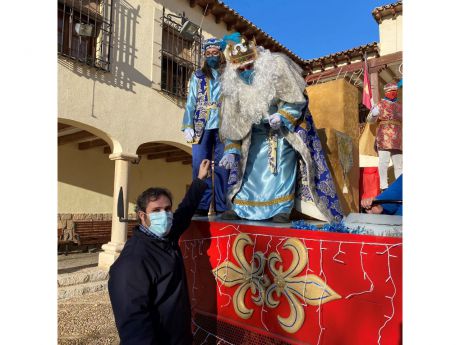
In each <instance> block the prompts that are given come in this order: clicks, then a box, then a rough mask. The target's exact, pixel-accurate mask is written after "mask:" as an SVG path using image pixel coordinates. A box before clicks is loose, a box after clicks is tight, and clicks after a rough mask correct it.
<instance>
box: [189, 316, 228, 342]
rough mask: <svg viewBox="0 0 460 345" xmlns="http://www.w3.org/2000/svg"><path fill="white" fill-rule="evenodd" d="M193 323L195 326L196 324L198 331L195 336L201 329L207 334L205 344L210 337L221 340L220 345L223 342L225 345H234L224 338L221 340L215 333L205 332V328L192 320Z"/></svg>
mask: <svg viewBox="0 0 460 345" xmlns="http://www.w3.org/2000/svg"><path fill="white" fill-rule="evenodd" d="M192 322H193V324H194V325H195V327H196V331H195V333H193V336H195V334H196V333H197V332H198V330H200V329H201V330H202V331H203V332H205V333H206V339H205V340H204V342H206V340H207V339H208V337H209V336H212V337H214V338H216V339H218V340H219V343H220V342H221V341H222V342H224V343H225V344H229V345H234V344H233V343H231V342H229V341H227V340H225V339H223V338H221V337H219V336H217V335H215V334H214V333H211V332H208V331H207V330H205V329H204V328H203V327H201V326H200V325H198V324H197V323H196V322H195V320H193V319H192ZM204 342H203V343H201V344H204ZM219 343H218V344H219Z"/></svg>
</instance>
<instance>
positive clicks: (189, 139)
mask: <svg viewBox="0 0 460 345" xmlns="http://www.w3.org/2000/svg"><path fill="white" fill-rule="evenodd" d="M194 135H195V131H194V130H193V129H192V128H188V127H187V128H186V129H184V137H185V141H186V142H188V143H191V142H192V141H193V136H194Z"/></svg>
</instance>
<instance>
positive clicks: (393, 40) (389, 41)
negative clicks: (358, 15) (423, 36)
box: [379, 14, 403, 56]
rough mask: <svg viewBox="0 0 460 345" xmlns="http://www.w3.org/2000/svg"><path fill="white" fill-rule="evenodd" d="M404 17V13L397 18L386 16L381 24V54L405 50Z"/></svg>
mask: <svg viewBox="0 0 460 345" xmlns="http://www.w3.org/2000/svg"><path fill="white" fill-rule="evenodd" d="M402 19H403V16H402V14H398V15H397V16H396V17H395V18H393V17H391V16H386V17H384V18H383V20H382V22H381V23H380V24H379V36H380V43H379V45H380V56H383V55H387V54H392V53H396V52H399V51H402V50H403V46H402V44H403V41H402Z"/></svg>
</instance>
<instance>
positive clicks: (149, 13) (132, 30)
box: [58, 0, 227, 154]
mask: <svg viewBox="0 0 460 345" xmlns="http://www.w3.org/2000/svg"><path fill="white" fill-rule="evenodd" d="M114 3H115V6H114V15H113V18H114V20H113V35H114V41H113V44H114V51H113V55H112V61H111V63H112V67H111V71H110V72H102V71H96V70H95V69H94V68H89V67H86V66H84V65H82V64H80V63H74V62H73V61H71V60H69V59H65V58H62V57H59V58H58V60H59V61H58V62H59V63H58V117H59V118H60V121H62V122H64V123H66V121H67V123H72V122H69V120H72V121H76V123H81V124H84V125H87V126H89V127H88V128H85V129H87V130H90V131H91V128H96V129H98V130H100V131H102V132H104V133H106V135H107V137H105V138H104V139H106V138H109V139H110V140H109V144H110V145H111V146H112V147H113V152H124V153H131V154H134V153H135V152H136V150H137V148H138V147H139V146H140V145H141V144H143V143H146V142H151V141H164V142H169V143H173V144H174V145H176V146H178V147H181V148H185V147H188V151H190V145H188V144H186V143H185V141H184V139H183V135H182V132H181V131H180V127H181V123H182V116H183V111H184V109H183V105H182V104H180V102H178V101H177V100H176V99H174V98H171V97H169V96H166V95H165V94H163V93H162V92H160V91H158V86H159V83H160V78H161V73H160V72H161V69H160V63H161V61H160V53H159V49H160V48H161V32H162V28H161V26H160V24H161V22H160V18H161V16H162V6H163V4H164V5H165V6H166V7H167V8H168V9H172V10H173V11H175V12H176V13H182V11H185V14H186V16H187V17H188V18H189V19H191V20H192V21H193V22H195V23H197V24H200V23H201V20H202V18H203V17H202V14H201V13H202V12H201V10H200V7H199V6H196V7H195V8H190V7H189V4H188V1H184V0H171V1H169V0H168V1H151V0H137V1H136V0H132V1H130V2H129V3H128V2H126V1H121V0H114ZM203 31H204V32H203V34H204V36H205V37H209V36H210V35H215V36H218V37H221V36H222V35H224V34H225V33H227V31H226V27H225V25H224V24H223V22H222V23H220V24H216V23H215V21H214V17H213V16H212V15H208V16H207V17H204V19H203ZM72 124H74V123H72Z"/></svg>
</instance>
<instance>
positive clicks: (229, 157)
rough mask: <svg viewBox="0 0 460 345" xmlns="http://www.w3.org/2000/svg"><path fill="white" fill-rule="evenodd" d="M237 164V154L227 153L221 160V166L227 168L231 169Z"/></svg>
mask: <svg viewBox="0 0 460 345" xmlns="http://www.w3.org/2000/svg"><path fill="white" fill-rule="evenodd" d="M234 165H235V154H234V153H227V154H225V155H224V156H223V157H222V159H221V160H220V162H219V166H220V167H223V168H225V169H231V168H232V167H233V166H234Z"/></svg>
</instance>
